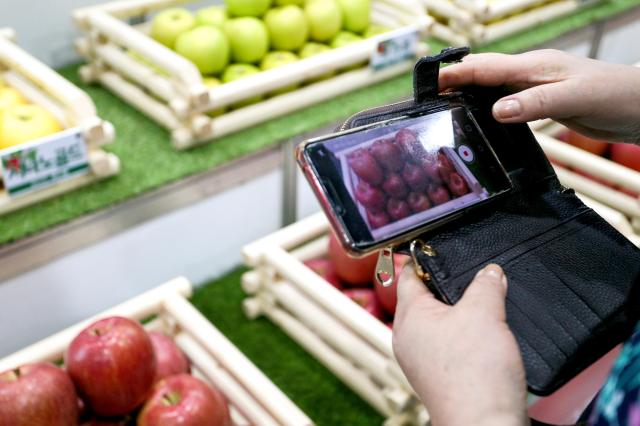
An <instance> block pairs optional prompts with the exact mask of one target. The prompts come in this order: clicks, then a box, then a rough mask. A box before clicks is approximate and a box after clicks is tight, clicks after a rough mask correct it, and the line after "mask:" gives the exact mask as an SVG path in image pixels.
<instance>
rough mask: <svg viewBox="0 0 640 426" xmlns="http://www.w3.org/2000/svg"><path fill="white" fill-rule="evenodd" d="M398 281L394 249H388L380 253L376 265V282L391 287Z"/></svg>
mask: <svg viewBox="0 0 640 426" xmlns="http://www.w3.org/2000/svg"><path fill="white" fill-rule="evenodd" d="M395 279H396V271H395V266H394V264H393V248H392V247H387V248H385V249H382V250H380V253H378V263H377V264H376V281H378V283H379V284H381V285H382V286H384V287H389V286H390V285H391V284H393V281H394V280H395Z"/></svg>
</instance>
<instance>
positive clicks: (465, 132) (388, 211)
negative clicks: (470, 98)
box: [303, 107, 511, 251]
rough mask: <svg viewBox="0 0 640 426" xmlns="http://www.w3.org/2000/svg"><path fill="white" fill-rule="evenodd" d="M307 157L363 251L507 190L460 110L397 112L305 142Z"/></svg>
mask: <svg viewBox="0 0 640 426" xmlns="http://www.w3.org/2000/svg"><path fill="white" fill-rule="evenodd" d="M303 154H304V156H305V161H306V162H307V164H308V165H309V166H310V170H311V172H312V173H313V175H314V177H315V181H316V182H317V185H319V186H320V188H319V190H320V191H321V192H322V195H323V198H324V199H325V200H324V202H325V204H327V205H325V208H327V207H328V208H330V209H331V210H332V213H333V216H334V217H335V218H337V220H338V221H339V225H340V226H341V227H342V228H343V229H342V230H341V231H342V232H343V233H344V234H345V235H346V236H347V237H348V240H350V245H351V246H353V247H355V248H357V249H358V250H361V251H364V250H366V249H367V248H372V247H374V246H376V245H380V244H381V243H384V242H388V241H393V240H395V239H396V238H398V237H399V236H402V235H405V234H407V233H409V232H412V231H415V230H418V229H420V230H422V229H423V228H427V227H429V225H434V224H436V223H438V222H439V221H442V220H444V219H445V218H447V217H450V216H451V215H452V214H455V213H456V212H459V211H461V210H464V209H466V208H468V207H470V206H473V205H476V204H479V203H482V202H484V201H486V200H488V199H490V198H492V197H495V196H497V195H499V194H501V193H504V192H506V191H508V190H509V189H511V181H510V179H509V177H508V175H507V174H506V172H505V171H504V169H503V168H502V166H501V164H500V162H499V161H498V159H497V157H496V156H495V153H494V152H493V150H492V149H491V147H490V145H489V144H488V142H487V141H486V139H485V137H484V136H483V134H482V131H481V130H480V128H479V126H478V125H477V123H476V122H475V120H474V119H473V117H472V116H471V114H470V113H469V112H468V111H467V110H466V109H465V108H463V107H456V108H453V109H450V110H445V111H439V112H435V113H432V114H428V115H422V116H417V117H403V118H400V119H394V120H389V121H386V122H383V123H378V124H375V125H373V126H370V127H365V128H360V129H356V130H354V131H350V132H347V133H344V134H340V135H334V136H331V137H328V138H325V139H320V140H316V141H312V142H309V143H308V144H307V145H306V146H305V148H304V153H303Z"/></svg>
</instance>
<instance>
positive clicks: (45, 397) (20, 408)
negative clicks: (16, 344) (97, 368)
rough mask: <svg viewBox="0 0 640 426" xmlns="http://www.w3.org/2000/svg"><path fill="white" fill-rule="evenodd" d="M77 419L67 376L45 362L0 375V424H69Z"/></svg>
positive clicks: (26, 425)
mask: <svg viewBox="0 0 640 426" xmlns="http://www.w3.org/2000/svg"><path fill="white" fill-rule="evenodd" d="M77 422H78V396H77V395H76V390H75V388H74V387H73V383H72V382H71V379H70V378H69V376H68V375H67V373H65V372H64V370H62V369H61V368H59V367H56V366H55V365H53V364H50V363H47V362H41V363H36V364H28V365H24V366H22V367H20V368H16V369H14V370H8V371H5V372H4V373H1V374H0V425H3V426H4V425H7V426H35V425H38V426H69V425H75V424H77Z"/></svg>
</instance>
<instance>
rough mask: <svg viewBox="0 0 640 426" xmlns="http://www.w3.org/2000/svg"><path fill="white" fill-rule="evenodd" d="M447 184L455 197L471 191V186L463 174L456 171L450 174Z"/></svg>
mask: <svg viewBox="0 0 640 426" xmlns="http://www.w3.org/2000/svg"><path fill="white" fill-rule="evenodd" d="M447 186H448V187H449V191H451V194H452V195H453V196H454V197H462V196H463V195H465V194H468V193H469V186H467V182H465V180H464V179H463V178H462V176H460V174H458V173H456V172H453V173H451V174H450V175H449V180H448V182H447Z"/></svg>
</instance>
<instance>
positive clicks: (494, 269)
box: [480, 265, 507, 289]
mask: <svg viewBox="0 0 640 426" xmlns="http://www.w3.org/2000/svg"><path fill="white" fill-rule="evenodd" d="M480 274H481V275H485V276H487V277H491V278H492V279H494V280H496V281H499V282H500V285H501V286H502V287H503V288H504V289H506V288H507V276H506V275H505V274H504V271H503V270H502V268H501V267H499V266H498V265H488V266H486V267H485V268H484V269H483V270H481V271H480Z"/></svg>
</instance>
